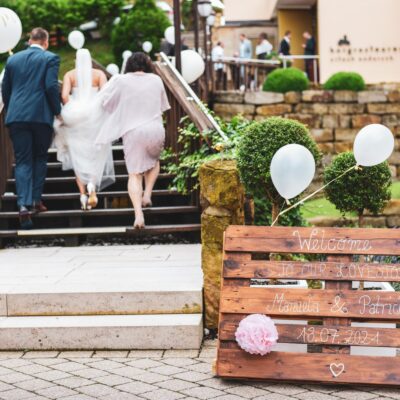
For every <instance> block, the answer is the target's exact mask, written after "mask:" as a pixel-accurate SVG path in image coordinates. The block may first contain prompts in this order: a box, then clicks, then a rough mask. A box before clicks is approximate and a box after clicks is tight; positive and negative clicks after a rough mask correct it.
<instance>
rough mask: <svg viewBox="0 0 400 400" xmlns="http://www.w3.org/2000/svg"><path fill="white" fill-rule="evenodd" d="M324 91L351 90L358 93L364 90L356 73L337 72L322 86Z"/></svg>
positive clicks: (361, 80)
mask: <svg viewBox="0 0 400 400" xmlns="http://www.w3.org/2000/svg"><path fill="white" fill-rule="evenodd" d="M324 89H326V90H353V91H355V92H358V91H360V90H364V89H365V82H364V79H363V77H362V76H361V75H360V74H358V73H357V72H337V73H336V74H333V75H332V76H331V77H330V78H329V79H328V80H327V81H326V82H325V84H324Z"/></svg>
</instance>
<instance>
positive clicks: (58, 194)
mask: <svg viewBox="0 0 400 400" xmlns="http://www.w3.org/2000/svg"><path fill="white" fill-rule="evenodd" d="M49 153H50V154H49V163H48V174H47V178H46V183H45V188H44V195H43V200H44V202H45V204H46V205H47V207H48V209H49V211H48V212H45V213H41V214H39V215H37V216H35V217H34V224H35V229H33V230H30V231H22V230H19V223H18V212H17V208H16V194H15V193H16V190H15V179H14V178H9V179H8V180H7V186H6V190H5V192H4V193H2V195H1V201H0V206H1V207H0V241H1V240H2V241H3V242H5V243H7V242H10V241H15V240H18V239H20V238H23V239H29V240H32V239H38V238H40V239H43V238H47V239H49V238H55V237H56V238H63V239H64V241H65V243H66V244H67V245H78V244H79V243H81V242H82V240H83V239H87V238H89V239H90V238H93V237H104V236H106V237H115V236H123V237H124V236H125V237H131V236H143V235H160V234H165V233H167V234H177V233H182V232H185V233H187V234H192V236H193V238H194V240H196V238H197V240H198V234H199V231H200V224H199V215H200V212H199V207H198V206H197V205H195V204H194V203H193V199H192V198H191V197H190V196H183V195H181V194H179V193H178V192H177V191H176V190H174V189H170V188H169V187H170V185H171V180H172V178H173V176H172V175H169V174H165V173H161V174H160V176H159V178H158V181H157V183H156V186H155V190H154V193H153V207H151V208H148V209H145V210H144V212H145V216H146V225H147V226H146V229H145V230H143V231H137V230H134V229H133V228H132V226H133V220H134V214H133V209H132V206H131V202H130V200H129V196H128V193H127V180H128V175H127V171H126V167H125V162H124V160H123V151H122V146H120V145H115V146H114V147H113V154H114V160H115V161H114V164H115V172H116V182H115V183H114V184H113V185H112V186H110V187H108V188H106V190H105V191H103V192H100V193H99V204H98V206H97V208H96V209H94V210H90V211H82V210H81V209H80V203H79V194H78V191H77V187H76V183H75V177H74V176H73V173H72V171H62V169H61V164H60V163H59V162H57V160H56V154H55V151H54V149H50V151H49Z"/></svg>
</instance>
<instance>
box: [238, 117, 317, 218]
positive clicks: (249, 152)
mask: <svg viewBox="0 0 400 400" xmlns="http://www.w3.org/2000/svg"><path fill="white" fill-rule="evenodd" d="M291 143H297V144H301V145H303V146H305V147H306V148H307V149H308V150H310V151H311V153H312V155H313V156H314V159H315V161H318V160H319V159H320V157H321V155H320V153H319V151H318V148H317V145H316V143H315V141H314V139H313V138H312V137H311V135H310V133H309V131H308V129H307V128H306V126H305V125H303V124H301V123H300V122H298V121H294V120H290V119H285V118H281V117H271V118H268V119H265V120H264V121H260V122H254V123H252V124H251V125H249V126H248V127H247V128H246V129H245V131H244V134H243V137H242V138H241V139H240V141H239V143H238V147H237V164H238V170H239V174H240V177H241V180H242V182H243V184H244V186H245V188H246V191H247V192H248V194H250V195H253V196H254V197H257V198H267V199H268V200H269V201H270V202H271V203H272V218H273V219H275V218H276V216H277V215H278V214H279V209H280V208H281V206H282V204H283V202H284V199H283V198H282V197H281V196H280V195H279V193H278V192H277V191H276V189H275V187H274V185H273V183H272V180H271V174H270V166H271V161H272V157H273V156H274V154H275V153H276V152H277V151H278V150H279V149H280V148H281V147H283V146H285V145H287V144H291Z"/></svg>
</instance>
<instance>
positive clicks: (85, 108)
mask: <svg viewBox="0 0 400 400" xmlns="http://www.w3.org/2000/svg"><path fill="white" fill-rule="evenodd" d="M105 83H107V77H106V75H105V74H104V73H103V72H102V71H100V70H97V69H93V68H92V59H91V56H90V53H89V50H87V49H80V50H78V51H77V54H76V68H75V69H73V70H71V71H69V72H67V73H66V74H65V76H64V79H63V87H62V100H63V104H64V106H63V109H62V112H61V116H62V119H63V122H62V124H59V125H58V126H56V127H55V130H56V136H55V141H54V144H55V146H56V148H57V159H58V160H59V161H61V163H62V168H63V170H68V169H73V170H74V172H75V176H76V183H77V185H78V188H79V192H80V201H81V208H82V209H83V210H87V209H91V208H94V207H96V205H97V195H96V191H98V190H101V189H104V188H105V187H106V186H108V185H110V184H112V183H113V182H114V181H115V173H114V162H113V157H112V148H111V143H109V144H102V145H98V144H95V141H96V138H97V135H98V133H99V130H100V127H101V125H102V123H103V118H104V114H103V112H102V107H101V98H100V97H101V93H99V92H100V91H101V88H102V87H103V86H104V85H105Z"/></svg>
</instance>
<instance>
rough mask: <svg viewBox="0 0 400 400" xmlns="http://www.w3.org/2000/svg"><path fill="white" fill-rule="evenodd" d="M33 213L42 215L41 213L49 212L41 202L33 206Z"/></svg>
mask: <svg viewBox="0 0 400 400" xmlns="http://www.w3.org/2000/svg"><path fill="white" fill-rule="evenodd" d="M32 211H33V212H34V213H35V214H36V213H41V212H46V211H47V207H46V206H45V205H44V204H43V202H42V201H39V203H34V204H33V209H32Z"/></svg>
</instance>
